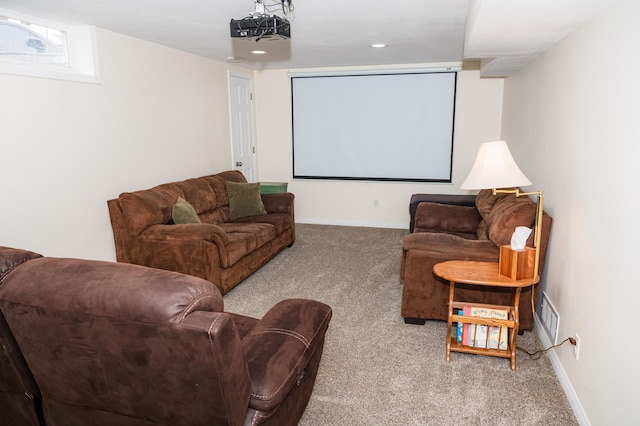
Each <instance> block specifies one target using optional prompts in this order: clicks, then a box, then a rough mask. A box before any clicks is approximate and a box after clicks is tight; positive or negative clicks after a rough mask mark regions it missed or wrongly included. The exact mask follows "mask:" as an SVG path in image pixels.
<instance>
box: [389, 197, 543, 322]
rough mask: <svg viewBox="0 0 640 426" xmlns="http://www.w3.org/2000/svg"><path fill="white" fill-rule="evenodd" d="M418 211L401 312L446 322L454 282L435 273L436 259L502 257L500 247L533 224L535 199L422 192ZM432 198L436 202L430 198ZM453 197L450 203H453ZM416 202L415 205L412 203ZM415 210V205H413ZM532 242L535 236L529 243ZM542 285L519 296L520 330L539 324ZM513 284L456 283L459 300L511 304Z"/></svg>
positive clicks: (408, 240)
mask: <svg viewBox="0 0 640 426" xmlns="http://www.w3.org/2000/svg"><path fill="white" fill-rule="evenodd" d="M416 198H418V199H419V200H420V202H419V203H417V208H416V210H415V218H414V217H412V222H413V221H415V224H414V229H413V233H410V234H408V235H406V236H405V237H404V239H403V243H402V260H401V265H400V278H401V279H402V280H404V286H403V290H402V308H401V314H402V316H403V317H404V320H405V322H406V323H412V324H424V323H425V321H426V320H442V321H446V320H447V316H448V301H449V283H448V282H447V281H445V280H443V279H441V278H438V277H436V276H435V275H434V274H433V266H434V265H435V264H436V263H440V262H444V261H447V260H477V261H485V262H498V260H499V258H500V254H499V253H500V246H502V245H508V244H509V243H510V241H511V236H512V234H513V231H514V230H515V228H516V227H517V226H526V227H529V228H531V227H533V225H534V222H535V212H536V204H535V203H534V202H533V201H532V200H531V199H529V197H527V196H521V197H516V196H515V195H514V194H501V193H499V194H497V195H493V194H492V191H491V190H483V191H480V192H479V193H478V195H477V196H473V195H471V196H460V195H452V196H448V195H434V196H432V197H430V196H428V195H422V196H421V197H416ZM430 198H431V199H433V200H434V201H435V202H429V200H430ZM449 200H450V201H451V203H449ZM410 207H411V206H410ZM410 213H411V210H410ZM551 221H552V219H551V216H549V215H548V214H546V213H544V214H543V217H542V227H541V242H540V275H542V271H543V269H544V264H545V260H546V254H547V246H548V242H549V236H550V232H551ZM527 244H528V245H529V246H532V245H533V235H531V237H530V238H529V241H528V242H527ZM538 288H539V284H537V285H534V286H533V292H534V293H533V299H532V293H531V291H532V288H531V287H528V288H526V289H524V290H523V291H522V294H521V296H520V305H519V311H520V330H532V329H533V325H534V318H533V310H532V306H531V301H532V300H534V301H535V300H536V299H537V296H538ZM511 294H512V292H511V290H510V289H508V288H487V287H479V286H467V285H463V284H459V285H457V286H456V299H457V300H463V301H466V302H473V303H486V304H494V305H508V304H509V303H510V301H511Z"/></svg>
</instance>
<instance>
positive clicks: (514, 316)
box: [433, 260, 540, 370]
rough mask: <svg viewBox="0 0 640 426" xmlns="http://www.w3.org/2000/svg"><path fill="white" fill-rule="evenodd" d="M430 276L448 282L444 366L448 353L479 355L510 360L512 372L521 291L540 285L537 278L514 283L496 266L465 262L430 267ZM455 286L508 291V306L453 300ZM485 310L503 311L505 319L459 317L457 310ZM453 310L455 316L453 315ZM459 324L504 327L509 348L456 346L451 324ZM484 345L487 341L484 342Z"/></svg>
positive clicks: (448, 357)
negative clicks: (475, 286) (505, 289)
mask: <svg viewBox="0 0 640 426" xmlns="http://www.w3.org/2000/svg"><path fill="white" fill-rule="evenodd" d="M433 272H434V273H435V274H436V275H437V276H439V277H442V278H444V279H446V280H448V281H449V315H448V319H447V362H449V361H450V359H451V351H453V352H466V353H472V354H479V355H489V356H498V357H503V358H510V359H511V369H512V370H515V369H516V339H517V336H518V327H519V317H518V306H519V303H520V292H521V290H522V289H523V288H526V287H528V286H530V285H533V284H536V283H537V282H539V281H540V277H539V276H535V277H533V278H525V279H520V280H514V279H511V278H509V277H507V276H504V275H501V274H500V273H499V265H498V263H497V262H475V261H468V260H450V261H447V262H442V263H438V264H436V265H435V266H434V267H433ZM456 283H460V284H471V285H479V286H489V287H508V288H511V289H513V295H512V297H511V305H509V306H504V305H487V304H481V303H470V302H464V301H461V300H458V301H456V300H455V287H456ZM465 307H470V308H486V309H498V310H506V311H507V312H508V319H496V318H482V317H475V316H465V315H458V314H457V312H458V310H459V309H463V308H465ZM454 309H455V312H456V314H454ZM454 322H461V323H465V324H475V325H485V326H488V327H495V326H497V327H507V329H508V331H509V336H508V344H507V348H506V349H499V348H498V349H490V348H488V347H487V345H485V347H474V346H467V345H463V344H462V343H461V342H458V339H457V337H456V336H455V335H452V330H451V328H452V324H453V323H454ZM486 340H487V341H488V340H489V339H486Z"/></svg>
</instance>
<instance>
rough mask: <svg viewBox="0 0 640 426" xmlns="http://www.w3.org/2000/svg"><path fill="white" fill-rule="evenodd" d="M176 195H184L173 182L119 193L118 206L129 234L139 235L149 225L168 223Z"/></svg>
mask: <svg viewBox="0 0 640 426" xmlns="http://www.w3.org/2000/svg"><path fill="white" fill-rule="evenodd" d="M178 197H184V194H183V193H182V190H181V189H180V187H178V185H176V184H175V183H166V184H164V185H159V186H156V187H155V188H151V189H148V190H144V191H136V192H125V193H123V194H120V197H119V201H120V207H121V209H122V214H123V215H124V219H125V223H126V225H127V229H128V231H129V234H130V235H131V236H136V235H140V233H141V232H142V231H144V230H145V229H147V228H148V227H149V226H151V225H157V224H161V223H169V221H170V220H171V212H172V209H173V205H174V204H175V202H176V200H177V199H178Z"/></svg>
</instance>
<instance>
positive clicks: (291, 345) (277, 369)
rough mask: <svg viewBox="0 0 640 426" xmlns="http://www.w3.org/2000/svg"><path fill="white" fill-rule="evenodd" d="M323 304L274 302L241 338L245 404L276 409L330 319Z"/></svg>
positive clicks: (299, 375)
mask: <svg viewBox="0 0 640 426" xmlns="http://www.w3.org/2000/svg"><path fill="white" fill-rule="evenodd" d="M331 315H332V311H331V308H330V307H329V306H327V305H325V304H324V303H321V302H317V301H313V300H304V299H288V300H283V301H281V302H279V303H277V304H276V305H274V306H273V307H272V308H271V309H270V310H269V312H267V313H266V314H265V316H264V317H263V318H262V319H261V320H260V321H259V322H258V323H257V324H256V326H255V327H254V328H253V329H252V330H251V332H250V333H249V334H248V335H247V336H246V337H245V338H244V340H243V341H242V346H243V348H244V353H245V359H246V361H247V365H248V367H249V375H250V376H251V400H250V402H249V406H250V407H251V408H254V409H256V410H260V411H268V410H271V409H273V408H276V407H277V406H278V405H280V404H281V403H282V401H283V400H284V399H285V398H286V396H287V395H288V394H289V392H290V391H291V389H292V388H293V387H294V386H296V384H297V382H298V381H299V380H300V379H301V378H302V377H303V376H304V374H305V367H306V366H307V364H308V362H309V360H310V359H311V357H312V355H313V354H314V352H315V351H316V350H318V349H321V348H320V345H321V344H322V342H323V341H324V339H323V338H324V334H325V333H326V331H327V327H328V325H329V321H330V320H331Z"/></svg>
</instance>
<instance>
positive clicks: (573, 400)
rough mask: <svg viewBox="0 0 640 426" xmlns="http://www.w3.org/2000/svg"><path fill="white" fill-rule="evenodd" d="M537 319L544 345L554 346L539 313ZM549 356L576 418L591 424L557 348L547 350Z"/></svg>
mask: <svg viewBox="0 0 640 426" xmlns="http://www.w3.org/2000/svg"><path fill="white" fill-rule="evenodd" d="M535 321H536V334H537V335H538V338H539V339H540V342H541V343H542V346H543V347H545V348H548V347H549V346H552V345H553V343H551V340H550V339H549V336H548V335H547V333H545V331H544V327H543V326H542V323H541V321H540V318H538V315H535ZM547 356H548V357H549V361H551V365H552V366H553V370H554V371H555V372H556V376H557V377H558V380H559V381H560V385H561V386H562V389H563V390H564V393H565V394H566V395H567V399H568V400H569V404H571V408H572V409H573V413H574V414H575V416H576V420H578V423H579V424H580V425H582V426H591V422H590V421H589V418H588V417H587V413H586V412H585V411H584V408H583V407H582V403H580V399H579V398H578V395H577V394H576V391H575V389H573V385H572V384H571V380H569V377H568V376H567V373H566V372H565V371H564V367H563V366H562V363H561V362H560V358H558V355H557V354H556V351H555V349H551V350H550V351H547Z"/></svg>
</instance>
